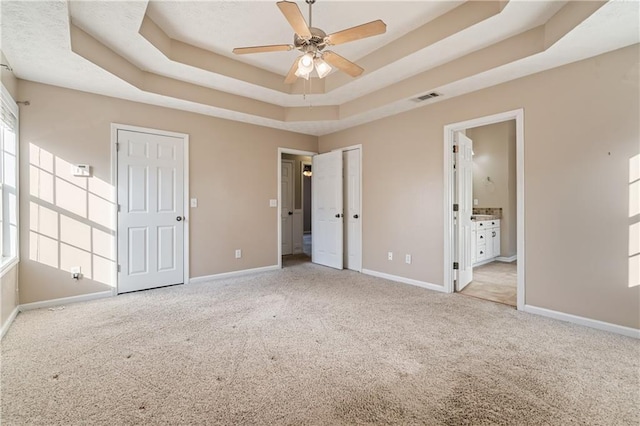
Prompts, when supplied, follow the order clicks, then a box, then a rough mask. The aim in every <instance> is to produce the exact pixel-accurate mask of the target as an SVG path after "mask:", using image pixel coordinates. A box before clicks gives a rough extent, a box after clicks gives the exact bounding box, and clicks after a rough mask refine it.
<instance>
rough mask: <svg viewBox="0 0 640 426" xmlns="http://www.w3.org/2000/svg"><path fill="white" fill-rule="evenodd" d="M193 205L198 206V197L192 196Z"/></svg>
mask: <svg viewBox="0 0 640 426" xmlns="http://www.w3.org/2000/svg"><path fill="white" fill-rule="evenodd" d="M191 207H198V199H197V198H192V199H191Z"/></svg>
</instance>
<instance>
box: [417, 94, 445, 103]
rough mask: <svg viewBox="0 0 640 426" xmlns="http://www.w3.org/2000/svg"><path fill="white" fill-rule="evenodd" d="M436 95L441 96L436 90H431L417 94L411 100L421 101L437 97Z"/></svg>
mask: <svg viewBox="0 0 640 426" xmlns="http://www.w3.org/2000/svg"><path fill="white" fill-rule="evenodd" d="M438 96H442V95H441V94H440V93H437V92H431V93H427V94H426V95H422V96H418V97H417V98H414V99H413V101H414V102H422V101H426V100H427V99H431V98H437V97H438Z"/></svg>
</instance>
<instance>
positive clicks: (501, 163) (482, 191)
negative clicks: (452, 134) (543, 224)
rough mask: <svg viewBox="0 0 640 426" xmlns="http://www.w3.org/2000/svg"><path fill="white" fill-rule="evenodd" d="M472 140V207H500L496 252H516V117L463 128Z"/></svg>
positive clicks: (513, 253)
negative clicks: (475, 202)
mask: <svg viewBox="0 0 640 426" xmlns="http://www.w3.org/2000/svg"><path fill="white" fill-rule="evenodd" d="M466 134H467V136H468V137H469V138H470V139H471V140H472V141H473V152H474V156H473V198H474V199H475V200H478V205H477V206H475V205H474V207H485V208H486V207H494V208H495V207H500V208H502V220H501V221H500V251H501V252H500V255H501V256H505V257H510V256H513V255H515V254H516V251H517V245H516V241H517V240H516V219H517V217H516V216H517V215H516V213H517V211H516V209H515V205H516V200H517V197H516V188H517V185H516V183H517V182H516V173H515V170H516V157H515V152H516V121H515V120H509V121H504V122H502V123H495V124H490V125H488V126H480V127H474V128H472V129H467V131H466Z"/></svg>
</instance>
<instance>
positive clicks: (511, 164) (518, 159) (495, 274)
mask: <svg viewBox="0 0 640 426" xmlns="http://www.w3.org/2000/svg"><path fill="white" fill-rule="evenodd" d="M522 120H523V113H522V110H518V111H513V112H509V113H504V114H498V115H495V116H490V117H484V118H480V119H477V120H471V121H468V122H463V123H456V124H453V125H448V126H446V127H445V144H446V147H447V152H446V155H445V167H446V168H447V169H446V173H445V175H446V178H445V188H446V189H445V192H446V197H447V206H446V207H445V209H446V210H447V212H446V213H447V216H446V219H447V224H446V225H447V226H446V228H447V229H446V232H445V247H446V250H445V262H447V264H446V265H445V266H446V269H445V275H446V276H445V279H446V281H445V285H446V286H447V290H448V291H450V292H453V291H456V292H460V293H462V294H465V295H469V296H473V297H478V298H481V299H486V300H491V301H494V302H499V303H504V304H507V305H511V306H515V307H517V308H518V309H522V308H523V307H524V256H523V254H524V241H523V237H524V232H523V231H524V223H523V221H524V193H523V188H524V171H523V162H524V161H523V160H524V151H523V148H524V140H523V132H522V129H523V126H522Z"/></svg>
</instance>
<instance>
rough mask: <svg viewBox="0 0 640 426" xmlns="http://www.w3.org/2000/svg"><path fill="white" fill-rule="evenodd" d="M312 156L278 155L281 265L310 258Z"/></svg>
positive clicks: (297, 154)
mask: <svg viewBox="0 0 640 426" xmlns="http://www.w3.org/2000/svg"><path fill="white" fill-rule="evenodd" d="M312 174H313V172H312V157H311V155H302V154H299V153H289V152H283V153H281V157H280V204H279V205H280V247H281V261H282V264H283V265H284V266H287V265H290V264H291V265H292V264H299V263H304V262H310V261H311V243H312V238H313V237H312V229H311V223H312V220H311V201H310V200H311V194H312V179H311V177H312Z"/></svg>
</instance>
